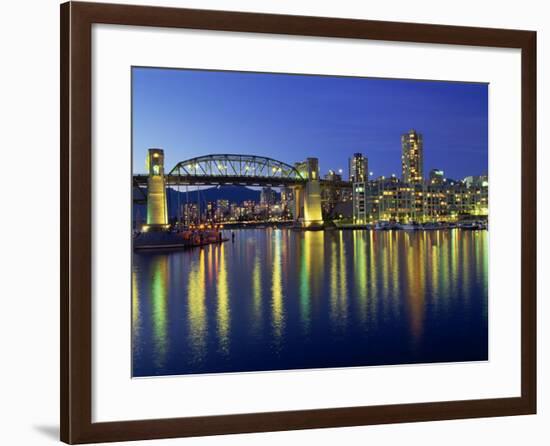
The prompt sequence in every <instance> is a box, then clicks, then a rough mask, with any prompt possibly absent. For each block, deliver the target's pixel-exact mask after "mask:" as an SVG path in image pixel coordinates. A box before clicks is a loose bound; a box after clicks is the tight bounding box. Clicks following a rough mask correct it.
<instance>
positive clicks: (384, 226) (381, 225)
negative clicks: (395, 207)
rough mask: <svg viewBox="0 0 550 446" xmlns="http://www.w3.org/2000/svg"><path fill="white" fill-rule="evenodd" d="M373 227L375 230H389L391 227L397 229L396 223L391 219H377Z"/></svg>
mask: <svg viewBox="0 0 550 446" xmlns="http://www.w3.org/2000/svg"><path fill="white" fill-rule="evenodd" d="M374 229H376V230H377V231H390V230H392V229H399V227H398V226H397V223H395V222H392V221H379V222H377V223H376V224H375V225H374Z"/></svg>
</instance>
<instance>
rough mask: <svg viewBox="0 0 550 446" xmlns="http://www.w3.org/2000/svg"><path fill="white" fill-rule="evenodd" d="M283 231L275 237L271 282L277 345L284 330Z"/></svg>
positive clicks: (278, 232) (274, 331)
mask: <svg viewBox="0 0 550 446" xmlns="http://www.w3.org/2000/svg"><path fill="white" fill-rule="evenodd" d="M280 238H281V231H276V232H275V235H274V237H273V269H272V282H271V311H272V314H273V316H272V317H273V334H274V336H275V341H276V343H277V345H279V342H280V340H281V336H282V334H283V328H284V313H283V282H282V276H281V240H280Z"/></svg>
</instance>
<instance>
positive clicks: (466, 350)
mask: <svg viewBox="0 0 550 446" xmlns="http://www.w3.org/2000/svg"><path fill="white" fill-rule="evenodd" d="M235 234H236V237H235V242H234V243H232V242H231V241H229V242H226V243H224V244H222V245H211V246H207V247H204V248H195V249H192V250H188V251H180V252H171V253H163V254H159V253H155V254H152V253H149V254H141V253H134V256H133V270H132V283H133V296H132V347H133V376H153V375H175V374H188V373H213V372H214V373H216V372H237V371H257V370H280V369H300V368H322V367H346V366H364V365H383V364H405V363H429V362H441V361H445V362H447V361H479V360H486V359H487V351H488V330H487V289H488V233H487V232H486V231H461V230H458V229H454V230H448V231H425V232H424V231H419V232H406V231H388V232H385V231H366V230H354V231H349V230H348V231H339V230H333V231H321V232H298V231H292V230H289V229H246V230H236V231H235Z"/></svg>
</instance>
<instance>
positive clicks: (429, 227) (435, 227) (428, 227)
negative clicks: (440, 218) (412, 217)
mask: <svg viewBox="0 0 550 446" xmlns="http://www.w3.org/2000/svg"><path fill="white" fill-rule="evenodd" d="M422 229H423V230H425V231H439V230H441V229H449V225H448V224H447V223H441V222H437V221H434V222H430V223H424V224H423V225H422Z"/></svg>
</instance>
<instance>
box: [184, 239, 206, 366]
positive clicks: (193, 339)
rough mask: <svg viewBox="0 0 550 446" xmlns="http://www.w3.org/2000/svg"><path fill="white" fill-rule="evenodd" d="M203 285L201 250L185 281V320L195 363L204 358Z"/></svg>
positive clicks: (203, 265)
mask: <svg viewBox="0 0 550 446" xmlns="http://www.w3.org/2000/svg"><path fill="white" fill-rule="evenodd" d="M205 285H206V284H205V259H204V250H202V249H201V250H200V253H199V258H198V260H197V261H196V262H193V264H192V265H191V268H190V270H189V276H188V280H187V296H188V311H187V318H188V323H189V337H190V344H191V350H192V359H193V360H194V361H195V362H202V360H203V359H204V358H205V356H206V330H207V320H206V304H205V296H206V291H205Z"/></svg>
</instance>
